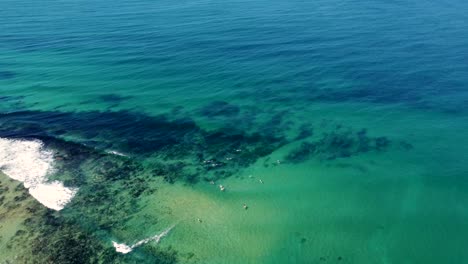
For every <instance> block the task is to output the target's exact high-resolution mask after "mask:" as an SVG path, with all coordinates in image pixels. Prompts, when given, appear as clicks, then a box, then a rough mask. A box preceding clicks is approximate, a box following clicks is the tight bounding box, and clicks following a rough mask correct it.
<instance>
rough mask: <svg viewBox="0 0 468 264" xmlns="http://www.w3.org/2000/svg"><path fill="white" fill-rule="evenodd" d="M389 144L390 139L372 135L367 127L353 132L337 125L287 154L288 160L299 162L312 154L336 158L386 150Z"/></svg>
mask: <svg viewBox="0 0 468 264" xmlns="http://www.w3.org/2000/svg"><path fill="white" fill-rule="evenodd" d="M389 146H390V140H389V139H387V138H386V137H370V136H368V135H367V131H366V130H365V129H362V130H360V131H357V132H353V131H351V130H345V129H342V127H341V126H337V128H336V130H335V131H332V132H330V133H323V134H322V135H321V137H320V138H319V139H317V140H310V141H305V142H302V143H301V145H300V146H299V147H297V148H296V149H294V150H292V151H291V152H290V153H289V154H288V155H287V156H286V161H288V162H292V163H299V162H303V161H305V160H307V159H309V158H310V157H312V156H313V157H317V158H319V159H325V160H334V159H337V158H347V157H351V156H355V155H358V154H361V153H366V152H370V151H376V152H380V151H385V150H386V149H387V148H388V147H389Z"/></svg>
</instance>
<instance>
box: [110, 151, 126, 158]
mask: <svg viewBox="0 0 468 264" xmlns="http://www.w3.org/2000/svg"><path fill="white" fill-rule="evenodd" d="M106 153H109V154H112V155H116V156H121V157H127V155H125V154H123V153H121V152H118V151H115V150H108V151H106Z"/></svg>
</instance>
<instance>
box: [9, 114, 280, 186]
mask: <svg viewBox="0 0 468 264" xmlns="http://www.w3.org/2000/svg"><path fill="white" fill-rule="evenodd" d="M284 115H285V113H280V114H279V115H275V116H274V117H273V118H272V120H270V122H269V123H268V124H267V125H268V126H270V128H271V129H269V131H267V132H265V133H262V134H258V133H253V134H246V133H245V132H243V131H241V130H238V129H233V128H226V129H218V130H216V131H206V130H203V129H201V128H200V127H198V126H197V125H196V124H195V122H194V121H193V120H191V119H189V118H186V117H179V118H176V119H169V118H168V117H167V116H164V115H161V116H147V115H144V114H139V113H133V112H128V111H118V112H109V111H107V112H97V111H93V112H79V113H64V112H59V111H50V112H41V111H22V112H14V113H6V114H0V137H23V138H24V137H31V138H41V139H44V140H45V141H46V142H53V143H49V144H56V145H57V144H58V145H59V144H60V141H53V140H48V139H51V138H63V137H66V136H73V137H74V138H76V136H78V138H80V140H81V143H83V144H86V145H89V146H90V147H92V148H98V149H102V150H117V151H119V152H123V153H125V154H129V155H130V156H133V155H135V156H139V157H157V158H158V159H159V160H160V161H164V162H163V163H164V164H162V165H161V164H157V163H156V164H154V167H155V168H157V169H156V172H154V175H155V176H161V177H163V178H164V179H166V180H167V181H168V182H174V181H176V180H184V181H186V182H187V183H195V182H197V181H199V180H200V179H219V178H226V177H229V176H231V175H233V174H235V173H236V172H238V171H239V170H240V169H242V168H244V167H246V166H248V165H250V164H252V163H254V162H255V161H256V160H257V159H258V158H261V157H263V156H266V155H268V154H270V153H271V152H273V151H274V150H275V149H277V148H279V147H280V146H282V145H283V144H285V143H286V139H285V138H284V137H283V136H282V134H281V133H280V132H281V131H280V130H278V129H275V128H274V126H275V125H278V124H281V123H282V122H283V121H282V120H283V117H284ZM75 147H76V149H75V150H70V151H75V152H76V153H68V154H66V155H65V154H64V155H62V156H63V157H61V158H62V159H63V160H64V162H79V161H80V160H81V158H80V157H81V156H84V157H83V158H85V157H86V155H88V154H89V153H87V152H90V151H91V150H86V151H85V153H84V154H83V153H81V152H80V150H81V149H83V148H82V147H80V146H78V145H76V146H75ZM92 148H90V149H92ZM70 149H73V148H70ZM59 155H60V154H59ZM96 155H97V154H96ZM101 155H102V153H101ZM70 156H73V157H75V158H74V159H68V157H70ZM69 167H77V164H74V165H73V166H69ZM102 167H103V168H106V167H109V168H112V166H108V165H106V164H102ZM110 171H112V169H109V175H111V174H112V173H111V172H110ZM169 171H170V172H169ZM108 177H110V176H108ZM69 180H70V181H75V183H76V184H80V182H79V181H81V180H82V177H81V176H79V175H75V176H73V177H70V179H69ZM70 183H72V182H70Z"/></svg>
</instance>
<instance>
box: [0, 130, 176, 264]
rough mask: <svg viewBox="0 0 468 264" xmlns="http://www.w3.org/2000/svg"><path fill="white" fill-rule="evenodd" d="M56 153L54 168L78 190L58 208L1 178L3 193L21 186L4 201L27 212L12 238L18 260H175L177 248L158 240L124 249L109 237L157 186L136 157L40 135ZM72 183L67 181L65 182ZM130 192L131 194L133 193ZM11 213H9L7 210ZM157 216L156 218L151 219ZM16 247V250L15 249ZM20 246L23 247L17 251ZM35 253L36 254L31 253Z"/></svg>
mask: <svg viewBox="0 0 468 264" xmlns="http://www.w3.org/2000/svg"><path fill="white" fill-rule="evenodd" d="M39 139H40V140H42V141H43V142H44V144H45V145H46V146H47V147H48V148H51V149H53V151H54V153H55V160H56V162H55V163H56V164H55V165H56V166H55V167H56V169H57V172H56V173H55V174H57V175H60V176H59V177H60V178H59V179H60V180H63V178H64V177H65V178H68V179H70V181H71V182H72V184H71V185H72V186H73V187H80V190H79V192H78V193H77V194H76V196H75V197H74V198H73V199H72V201H71V202H70V203H69V204H68V205H67V207H66V208H65V209H63V210H62V211H60V212H56V211H53V210H50V209H47V208H46V207H44V206H42V205H40V204H39V203H38V202H36V201H35V200H34V199H33V198H32V197H31V196H30V195H28V192H27V190H26V189H24V187H23V186H22V184H20V183H17V186H16V187H15V188H8V186H5V185H3V184H2V183H1V182H0V189H1V190H2V194H4V192H8V191H9V190H11V191H15V192H19V193H20V194H17V195H13V196H11V197H10V198H9V199H5V198H4V197H5V196H3V195H2V196H1V197H2V198H0V199H1V200H2V202H6V205H4V207H3V208H4V209H6V210H8V211H7V213H11V214H12V215H14V214H17V212H20V211H23V210H24V211H26V212H29V215H30V216H29V218H27V219H26V220H25V221H24V228H22V229H21V230H20V231H19V232H17V233H16V235H15V236H14V237H13V238H12V239H11V240H10V241H9V242H8V246H9V248H10V249H11V250H15V254H16V253H17V254H18V255H19V256H20V258H19V259H15V261H19V263H175V262H176V261H177V252H176V251H175V250H173V249H162V248H159V247H157V246H154V245H153V246H150V247H146V246H145V247H142V248H139V249H138V250H136V251H138V254H128V255H122V254H119V253H117V252H116V251H115V249H114V248H113V247H112V245H111V243H110V238H109V236H110V234H111V233H112V230H114V228H117V229H122V228H123V225H124V224H125V223H126V221H127V220H128V219H130V218H131V217H132V216H133V215H134V214H135V213H136V212H139V211H140V210H141V207H140V205H139V204H138V198H141V197H142V196H147V195H151V194H152V193H153V192H154V191H156V190H155V189H154V188H153V187H151V181H153V180H154V179H155V178H154V177H151V176H150V175H149V174H147V173H145V169H144V168H143V167H142V166H141V165H140V164H139V163H137V162H136V161H133V160H131V159H129V158H126V157H121V156H116V155H110V154H106V153H104V152H102V151H99V150H96V149H94V148H90V147H87V146H84V145H80V144H77V143H73V142H67V141H63V140H61V139H56V138H51V137H39ZM65 185H68V184H65ZM129 198H130V199H129ZM7 219H8V215H7ZM155 222H157V219H152V223H155ZM17 249H18V251H17ZM19 249H21V250H23V251H24V252H19ZM31 256H34V259H29V258H30V257H31Z"/></svg>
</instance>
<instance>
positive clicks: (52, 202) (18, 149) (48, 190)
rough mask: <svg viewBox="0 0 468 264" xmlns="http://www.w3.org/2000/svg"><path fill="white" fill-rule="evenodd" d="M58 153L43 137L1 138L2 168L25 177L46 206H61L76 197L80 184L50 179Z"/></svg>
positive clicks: (6, 172) (30, 187)
mask: <svg viewBox="0 0 468 264" xmlns="http://www.w3.org/2000/svg"><path fill="white" fill-rule="evenodd" d="M53 162H54V155H53V153H52V151H50V150H47V149H45V148H44V144H43V143H42V142H41V141H39V140H16V139H5V138H0V170H1V171H2V172H3V173H4V174H6V175H7V176H8V177H10V178H12V179H14V180H17V181H21V182H22V183H23V184H24V187H25V188H27V189H29V193H30V194H31V196H33V197H34V198H35V199H36V200H37V201H39V202H40V203H41V204H43V205H44V206H46V207H48V208H51V209H54V210H57V211H58V210H61V209H63V207H64V206H65V205H66V204H67V203H68V202H69V201H70V200H71V199H72V198H73V196H74V195H75V193H76V192H77V190H78V189H77V188H67V187H65V186H63V184H62V183H61V182H58V181H54V182H47V175H49V174H50V173H52V172H53Z"/></svg>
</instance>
